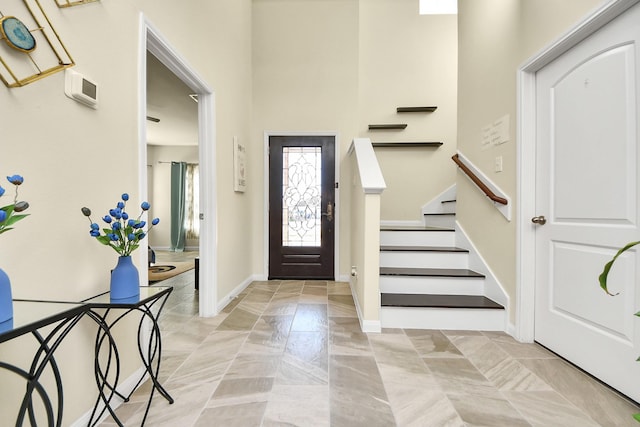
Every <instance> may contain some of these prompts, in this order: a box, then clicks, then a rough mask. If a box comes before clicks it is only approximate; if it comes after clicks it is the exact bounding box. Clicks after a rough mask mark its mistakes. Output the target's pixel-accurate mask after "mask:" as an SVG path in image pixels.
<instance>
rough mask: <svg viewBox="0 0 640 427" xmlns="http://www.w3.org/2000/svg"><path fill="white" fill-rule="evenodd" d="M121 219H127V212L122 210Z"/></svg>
mask: <svg viewBox="0 0 640 427" xmlns="http://www.w3.org/2000/svg"><path fill="white" fill-rule="evenodd" d="M122 219H124V220H125V221H126V220H128V219H129V214H128V213H126V212H124V211H123V212H122Z"/></svg>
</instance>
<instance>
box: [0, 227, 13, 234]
mask: <svg viewBox="0 0 640 427" xmlns="http://www.w3.org/2000/svg"><path fill="white" fill-rule="evenodd" d="M9 230H13V227H10V228H3V229H2V230H0V234H2V233H5V232H7V231H9Z"/></svg>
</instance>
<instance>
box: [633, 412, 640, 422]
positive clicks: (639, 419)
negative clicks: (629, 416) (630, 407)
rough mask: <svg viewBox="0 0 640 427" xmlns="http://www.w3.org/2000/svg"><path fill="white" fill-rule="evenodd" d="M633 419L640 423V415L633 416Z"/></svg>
mask: <svg viewBox="0 0 640 427" xmlns="http://www.w3.org/2000/svg"><path fill="white" fill-rule="evenodd" d="M633 419H634V420H636V421H637V422H639V423H640V414H633Z"/></svg>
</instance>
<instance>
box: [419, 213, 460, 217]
mask: <svg viewBox="0 0 640 427" xmlns="http://www.w3.org/2000/svg"><path fill="white" fill-rule="evenodd" d="M422 215H424V216H430V215H432V216H436V215H442V216H455V215H456V213H455V212H428V213H424V214H422Z"/></svg>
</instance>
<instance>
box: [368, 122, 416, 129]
mask: <svg viewBox="0 0 640 427" xmlns="http://www.w3.org/2000/svg"><path fill="white" fill-rule="evenodd" d="M406 127H407V124H406V123H392V124H386V125H369V130H385V129H404V128H406Z"/></svg>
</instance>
